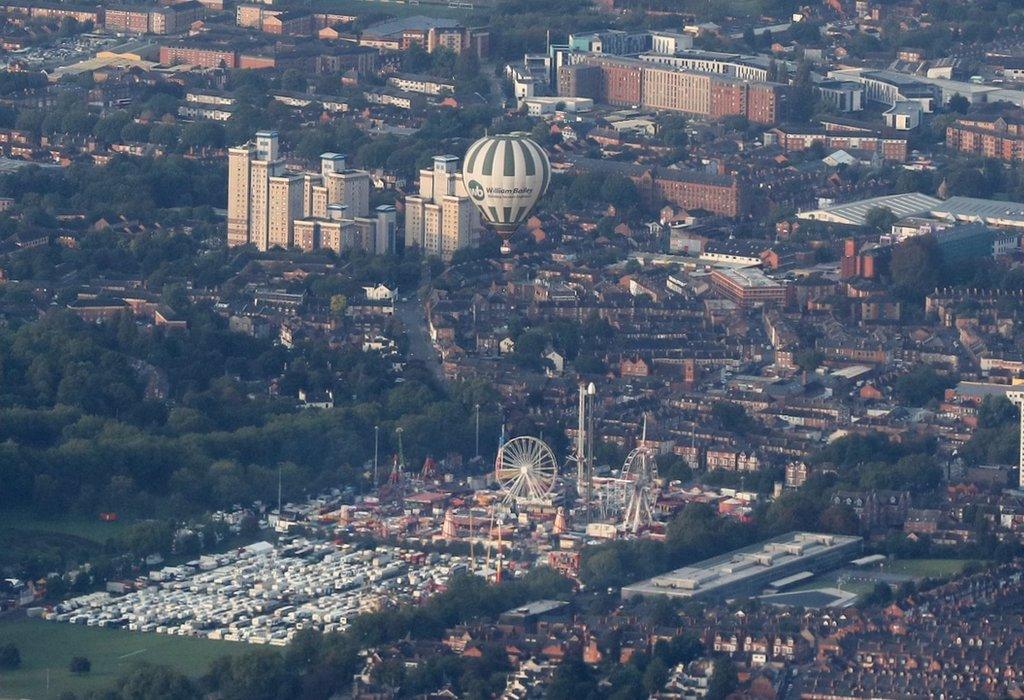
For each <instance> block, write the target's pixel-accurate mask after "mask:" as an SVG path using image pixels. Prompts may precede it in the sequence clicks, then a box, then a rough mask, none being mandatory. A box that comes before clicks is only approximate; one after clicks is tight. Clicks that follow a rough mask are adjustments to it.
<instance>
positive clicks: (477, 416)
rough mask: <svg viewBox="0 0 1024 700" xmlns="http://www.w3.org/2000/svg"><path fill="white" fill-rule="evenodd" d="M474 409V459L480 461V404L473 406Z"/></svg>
mask: <svg viewBox="0 0 1024 700" xmlns="http://www.w3.org/2000/svg"><path fill="white" fill-rule="evenodd" d="M474 408H475V409H476V458H477V459H480V404H476V405H475V406H474Z"/></svg>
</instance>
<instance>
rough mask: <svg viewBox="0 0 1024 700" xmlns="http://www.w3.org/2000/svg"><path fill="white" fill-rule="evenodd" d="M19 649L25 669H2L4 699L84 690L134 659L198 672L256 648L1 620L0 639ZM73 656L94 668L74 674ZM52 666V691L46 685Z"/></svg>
mask: <svg viewBox="0 0 1024 700" xmlns="http://www.w3.org/2000/svg"><path fill="white" fill-rule="evenodd" d="M7 642H13V643H14V644H16V645H17V646H18V648H19V650H20V651H21V668H19V669H18V670H17V671H7V672H0V698H4V699H6V698H33V700H35V699H37V698H38V699H39V700H48V699H49V698H58V697H60V694H61V693H64V692H67V691H71V692H74V693H78V694H81V693H83V692H85V691H88V690H100V689H103V688H106V687H107V686H109V685H110V684H112V683H113V682H114V681H115V680H116V679H117V677H118V676H119V675H120V674H121V673H122V672H124V671H125V670H127V669H129V668H131V666H132V664H134V663H137V662H140V661H144V662H147V663H153V664H161V665H165V666H170V667H172V668H176V669H177V670H179V671H181V672H183V673H186V674H189V675H192V676H197V675H200V674H202V673H204V672H205V671H206V669H207V667H208V666H209V664H210V662H211V661H213V660H214V659H216V658H217V657H220V656H224V655H225V654H237V653H241V652H243V651H245V650H247V649H251V648H252V647H251V646H249V645H246V644H238V643H234V642H220V641H213V640H209V639H196V638H193V637H175V636H169V635H163V634H146V633H142V632H128V631H126V630H115V629H102V628H98V627H84V626H80V625H68V624H59V623H55V622H44V621H42V620H30V619H25V618H21V619H18V620H8V621H0V644H4V643H7ZM73 656H85V657H87V658H88V659H89V660H90V661H91V662H92V671H91V672H90V673H88V674H85V675H82V676H76V675H75V674H73V673H71V672H70V671H69V670H68V664H69V663H70V662H71V658H72V657H73ZM47 670H49V690H47Z"/></svg>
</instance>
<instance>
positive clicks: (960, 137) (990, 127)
mask: <svg viewBox="0 0 1024 700" xmlns="http://www.w3.org/2000/svg"><path fill="white" fill-rule="evenodd" d="M946 146H947V147H949V148H952V149H954V150H957V151H963V152H964V153H975V154H978V155H982V156H985V157H986V158H998V159H999V160H1005V161H1013V160H1024V119H1021V118H1011V117H998V118H996V119H985V118H961V119H957V120H956V122H955V123H953V124H951V125H949V126H948V127H946Z"/></svg>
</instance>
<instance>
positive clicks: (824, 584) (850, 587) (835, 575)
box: [787, 571, 874, 595]
mask: <svg viewBox="0 0 1024 700" xmlns="http://www.w3.org/2000/svg"><path fill="white" fill-rule="evenodd" d="M816 588H838V589H840V590H843V591H847V592H849V593H856V594H857V595H866V594H867V593H870V592H871V591H872V589H873V588H874V584H871V583H865V582H863V581H844V582H843V584H842V585H840V584H839V571H829V572H826V573H824V574H821V575H819V576H815V577H814V578H813V579H811V580H810V581H808V582H807V583H804V584H801V585H799V586H797V587H795V588H791V589H789V590H788V591H787V592H797V591H812V590H814V589H816Z"/></svg>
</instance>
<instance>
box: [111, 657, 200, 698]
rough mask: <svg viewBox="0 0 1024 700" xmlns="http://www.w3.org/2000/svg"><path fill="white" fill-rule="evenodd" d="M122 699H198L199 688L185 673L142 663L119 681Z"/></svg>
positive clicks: (118, 691) (119, 696)
mask: <svg viewBox="0 0 1024 700" xmlns="http://www.w3.org/2000/svg"><path fill="white" fill-rule="evenodd" d="M117 697H118V698H120V699H121V700H198V699H199V698H200V697H202V694H201V693H200V692H199V689H198V688H196V686H195V684H194V683H193V682H192V681H191V680H190V679H189V678H188V677H187V676H185V675H183V674H181V673H178V672H177V671H174V670H172V669H170V668H168V667H166V666H154V665H152V664H146V663H142V664H139V665H137V666H136V667H135V668H133V669H132V670H131V671H129V672H128V673H127V674H126V675H124V676H121V678H120V679H119V680H118V682H117Z"/></svg>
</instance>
